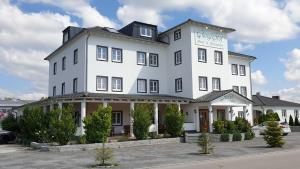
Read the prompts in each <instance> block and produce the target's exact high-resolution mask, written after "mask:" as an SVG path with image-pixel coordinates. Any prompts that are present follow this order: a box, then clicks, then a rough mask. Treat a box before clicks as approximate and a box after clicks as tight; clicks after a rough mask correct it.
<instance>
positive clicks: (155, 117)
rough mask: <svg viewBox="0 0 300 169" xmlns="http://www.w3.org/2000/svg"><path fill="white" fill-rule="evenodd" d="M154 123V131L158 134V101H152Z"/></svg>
mask: <svg viewBox="0 0 300 169" xmlns="http://www.w3.org/2000/svg"><path fill="white" fill-rule="evenodd" d="M154 125H155V132H156V134H158V103H157V102H155V103H154Z"/></svg>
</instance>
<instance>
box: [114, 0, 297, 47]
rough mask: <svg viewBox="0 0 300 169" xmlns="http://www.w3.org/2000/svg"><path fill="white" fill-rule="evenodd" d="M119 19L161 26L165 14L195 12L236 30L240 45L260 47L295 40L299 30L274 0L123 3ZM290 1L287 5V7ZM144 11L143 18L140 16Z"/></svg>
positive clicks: (141, 0)
mask: <svg viewBox="0 0 300 169" xmlns="http://www.w3.org/2000/svg"><path fill="white" fill-rule="evenodd" d="M121 2H122V5H123V6H121V7H119V9H118V11H117V16H118V18H119V19H120V20H121V21H122V22H123V23H124V24H127V23H128V22H130V21H133V20H139V21H144V22H150V23H152V24H162V23H163V22H164V19H165V18H166V13H167V12H168V11H181V10H194V11H196V12H198V13H199V15H200V16H201V17H206V18H207V19H208V20H209V21H210V22H211V23H213V24H217V25H220V26H227V27H233V28H236V29H237V31H236V32H235V33H233V34H232V37H233V38H234V39H235V40H236V41H239V42H243V43H262V42H270V41H279V40H284V39H290V38H294V37H295V36H296V34H297V33H298V32H299V27H298V25H297V23H295V20H294V19H292V18H291V17H292V16H291V15H290V13H288V12H286V10H284V9H283V8H282V7H281V6H280V2H278V1H274V0H251V1H241V0H226V1H224V0H209V1H207V0H185V1H182V0H169V1H161V0H152V1H148V0H122V1H121ZM289 3H290V1H287V2H286V3H285V4H286V6H287V5H289ZM136 10H137V11H143V12H142V15H140V13H141V12H136Z"/></svg>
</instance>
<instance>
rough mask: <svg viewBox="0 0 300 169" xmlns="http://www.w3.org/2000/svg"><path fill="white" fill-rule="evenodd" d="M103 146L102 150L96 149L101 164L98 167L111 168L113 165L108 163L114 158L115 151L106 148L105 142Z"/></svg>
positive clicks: (97, 158)
mask: <svg viewBox="0 0 300 169" xmlns="http://www.w3.org/2000/svg"><path fill="white" fill-rule="evenodd" d="M102 144H103V147H102V148H97V149H96V161H98V162H99V164H98V165H100V166H109V165H111V164H110V163H108V162H109V161H111V160H112V159H113V157H114V155H113V150H112V149H111V148H107V147H104V144H105V143H104V142H103V143H102Z"/></svg>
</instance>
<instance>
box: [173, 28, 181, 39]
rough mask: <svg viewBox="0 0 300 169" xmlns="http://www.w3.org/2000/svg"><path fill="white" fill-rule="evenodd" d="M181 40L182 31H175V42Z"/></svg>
mask: <svg viewBox="0 0 300 169" xmlns="http://www.w3.org/2000/svg"><path fill="white" fill-rule="evenodd" d="M179 39H181V29H177V30H176V31H174V41H176V40H179Z"/></svg>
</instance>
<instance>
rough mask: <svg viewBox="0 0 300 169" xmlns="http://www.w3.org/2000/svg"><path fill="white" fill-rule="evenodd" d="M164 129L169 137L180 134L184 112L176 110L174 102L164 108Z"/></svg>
mask: <svg viewBox="0 0 300 169" xmlns="http://www.w3.org/2000/svg"><path fill="white" fill-rule="evenodd" d="M165 112H166V116H165V125H166V131H167V133H168V134H170V135H171V137H178V136H180V135H181V134H182V129H183V124H184V114H183V113H181V112H180V111H179V110H178V106H177V105H176V104H168V105H167V106H166V109H165Z"/></svg>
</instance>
